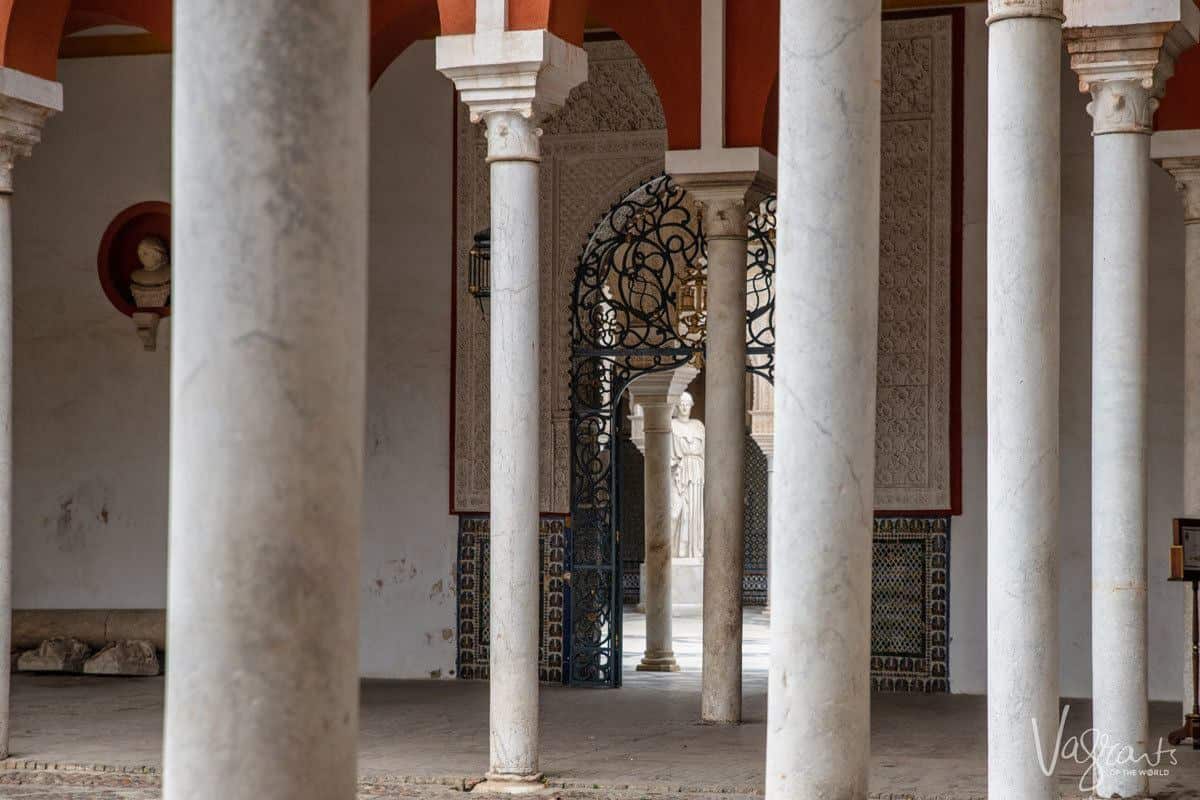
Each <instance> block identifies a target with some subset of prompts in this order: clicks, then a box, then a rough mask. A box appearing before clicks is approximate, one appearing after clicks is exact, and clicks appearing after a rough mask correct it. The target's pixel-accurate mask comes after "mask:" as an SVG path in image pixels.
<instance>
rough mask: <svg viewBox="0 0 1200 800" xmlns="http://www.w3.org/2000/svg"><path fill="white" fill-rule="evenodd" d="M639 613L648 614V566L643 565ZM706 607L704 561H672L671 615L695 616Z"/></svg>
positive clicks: (691, 559) (700, 559)
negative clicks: (646, 599) (646, 601)
mask: <svg viewBox="0 0 1200 800" xmlns="http://www.w3.org/2000/svg"><path fill="white" fill-rule="evenodd" d="M638 586H639V591H638V594H639V598H638V599H639V600H640V601H641V602H639V603H638V604H637V611H638V612H639V613H642V614H644V613H645V612H646V605H645V598H646V565H645V564H642V565H641V582H640V583H639V584H638ZM703 605H704V559H703V558H673V559H671V615H672V616H675V617H687V616H695V615H697V614H699V613H700V610H701V608H702V606H703Z"/></svg>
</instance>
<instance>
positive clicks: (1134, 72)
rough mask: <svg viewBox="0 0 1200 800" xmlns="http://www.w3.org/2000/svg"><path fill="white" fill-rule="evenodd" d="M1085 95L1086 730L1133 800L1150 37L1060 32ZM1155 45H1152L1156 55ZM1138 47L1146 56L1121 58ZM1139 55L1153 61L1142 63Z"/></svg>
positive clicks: (1142, 599) (1138, 743) (1136, 791)
mask: <svg viewBox="0 0 1200 800" xmlns="http://www.w3.org/2000/svg"><path fill="white" fill-rule="evenodd" d="M1066 38H1067V49H1068V51H1069V52H1070V53H1071V56H1072V58H1071V62H1072V66H1073V67H1074V68H1075V70H1076V72H1078V74H1079V78H1080V90H1081V91H1084V92H1089V93H1090V94H1091V97H1092V101H1091V102H1090V103H1089V104H1088V107H1087V108H1088V113H1089V114H1091V116H1092V119H1093V142H1094V148H1095V183H1094V216H1093V223H1092V235H1093V244H1092V252H1093V269H1092V318H1093V320H1094V321H1095V322H1094V324H1093V325H1092V696H1093V712H1092V714H1093V726H1094V727H1095V728H1096V731H1097V732H1098V735H1099V736H1101V737H1104V738H1105V740H1106V741H1108V742H1110V743H1112V744H1114V745H1116V747H1114V748H1112V749H1107V750H1103V751H1101V752H1099V753H1097V755H1096V759H1095V769H1096V794H1097V796H1099V797H1140V796H1143V795H1144V794H1145V793H1146V792H1147V790H1148V788H1149V779H1148V778H1147V777H1146V776H1143V775H1138V774H1137V770H1130V769H1127V768H1125V767H1124V766H1122V765H1121V764H1120V763H1118V762H1117V761H1116V760H1115V759H1116V758H1117V757H1118V756H1119V754H1120V753H1121V752H1122V748H1125V747H1130V748H1132V749H1133V752H1134V753H1137V754H1140V753H1146V752H1147V743H1148V739H1149V733H1150V730H1149V727H1150V720H1149V695H1148V690H1147V672H1146V667H1147V631H1146V624H1147V619H1146V582H1147V563H1146V533H1147V531H1146V514H1147V500H1146V498H1147V485H1146V482H1147V475H1146V456H1147V390H1148V385H1149V361H1148V358H1149V295H1148V292H1149V275H1150V166H1151V165H1150V134H1151V132H1152V130H1153V124H1154V111H1155V109H1156V108H1157V106H1158V100H1157V97H1156V96H1157V94H1158V93H1159V90H1158V82H1157V81H1156V79H1155V78H1156V75H1155V73H1156V71H1157V70H1158V69H1159V67H1160V64H1159V63H1156V62H1157V59H1155V58H1154V57H1153V53H1154V51H1155V49H1158V48H1144V47H1143V46H1144V45H1145V44H1146V43H1147V42H1148V41H1149V42H1154V41H1155V40H1156V39H1155V31H1153V30H1141V29H1140V28H1139V27H1138V26H1122V27H1120V28H1115V29H1111V28H1104V27H1087V28H1074V27H1071V26H1070V24H1068V27H1067V30H1066ZM1161 41H1162V37H1161V35H1160V36H1158V37H1157V42H1159V44H1160V47H1161ZM1134 47H1142V49H1126V48H1134ZM1147 50H1148V51H1149V53H1150V54H1151V55H1150V56H1149V57H1147Z"/></svg>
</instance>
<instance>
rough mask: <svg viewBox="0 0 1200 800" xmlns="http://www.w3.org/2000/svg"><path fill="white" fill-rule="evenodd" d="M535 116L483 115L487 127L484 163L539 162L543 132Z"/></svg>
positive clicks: (495, 112) (518, 114) (511, 114)
mask: <svg viewBox="0 0 1200 800" xmlns="http://www.w3.org/2000/svg"><path fill="white" fill-rule="evenodd" d="M539 116H540V115H538V114H536V113H535V114H533V115H531V116H525V115H524V114H523V113H521V112H519V111H488V112H486V113H485V114H484V115H483V122H484V125H485V126H486V127H487V145H488V152H487V162H488V163H489V164H491V163H493V162H495V161H541V160H542V148H541V138H542V129H541V128H539V127H538V126H537V122H538V119H539Z"/></svg>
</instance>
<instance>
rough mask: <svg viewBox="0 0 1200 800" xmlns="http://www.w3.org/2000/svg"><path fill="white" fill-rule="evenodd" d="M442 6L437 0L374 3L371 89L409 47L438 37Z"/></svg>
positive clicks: (384, 0)
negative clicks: (420, 40)
mask: <svg viewBox="0 0 1200 800" xmlns="http://www.w3.org/2000/svg"><path fill="white" fill-rule="evenodd" d="M440 5H441V3H439V2H437V0H371V85H372V86H374V85H375V82H376V81H378V80H379V77H380V76H381V75H383V73H384V71H385V70H387V68H388V67H389V66H391V63H392V62H393V61H395V60H396V59H397V58H399V57H400V54H401V53H403V52H404V51H405V50H407V49H408V47H409V45H411V44H412V43H413V42H415V41H417V40H418V39H428V38H432V37H434V36H436V35H437V34H438V32H439V22H438V21H439V12H440V8H439V6H440ZM472 24H473V21H472Z"/></svg>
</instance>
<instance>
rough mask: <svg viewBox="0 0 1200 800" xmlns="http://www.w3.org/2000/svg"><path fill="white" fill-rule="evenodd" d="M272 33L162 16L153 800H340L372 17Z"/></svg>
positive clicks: (211, 11) (181, 12)
mask: <svg viewBox="0 0 1200 800" xmlns="http://www.w3.org/2000/svg"><path fill="white" fill-rule="evenodd" d="M288 11H289V13H288V14H286V15H281V14H279V13H278V6H277V4H273V3H229V2H227V1H226V0H190V1H189V2H186V3H180V4H179V5H178V6H177V7H176V9H175V32H176V35H175V57H174V64H175V68H174V69H175V75H174V97H175V112H174V113H175V116H174V124H173V146H174V180H173V199H174V220H173V222H174V241H173V242H172V245H173V247H172V249H173V256H174V259H173V260H174V273H173V274H174V280H175V289H176V291H174V292H173V295H172V296H173V299H174V302H173V308H174V313H173V315H172V326H173V330H172V337H171V338H172V343H171V344H172V353H171V358H172V364H171V496H170V501H171V502H170V562H169V574H168V601H167V602H168V605H167V639H168V641H169V650H170V667H169V671H168V679H167V690H166V723H165V737H164V743H163V761H164V786H163V796H164V797H165V798H167V800H191V799H192V798H196V799H197V800H199V799H200V798H214V797H220V798H227V799H228V800H243V799H244V800H250V799H251V798H264V797H279V798H283V797H287V798H291V799H292V800H350V798H353V797H354V796H355V783H356V778H357V755H358V753H357V751H358V645H359V642H358V630H359V627H358V623H359V619H358V594H359V588H358V571H359V555H358V552H359V548H358V541H359V536H360V532H361V516H362V515H361V506H362V491H363V482H362V473H363V447H362V445H363V425H364V413H363V407H364V402H365V383H366V379H365V372H366V311H367V294H366V292H367V188H366V187H367V183H368V181H367V175H368V173H367V127H368V103H367V86H368V70H367V51H368V41H367V39H368V16H369V15H368V13H367V8H366V5H365V4H362V3H352V4H347V3H345V2H342V0H296V1H295V2H292V3H290V4H289V6H288ZM316 20H319V21H320V24H315V23H314V21H316ZM264 42H274V43H277V44H279V45H281V46H278V47H263V46H262V45H263V43H264Z"/></svg>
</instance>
